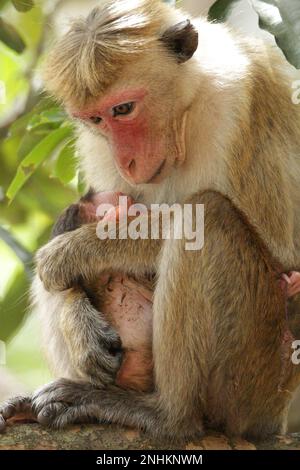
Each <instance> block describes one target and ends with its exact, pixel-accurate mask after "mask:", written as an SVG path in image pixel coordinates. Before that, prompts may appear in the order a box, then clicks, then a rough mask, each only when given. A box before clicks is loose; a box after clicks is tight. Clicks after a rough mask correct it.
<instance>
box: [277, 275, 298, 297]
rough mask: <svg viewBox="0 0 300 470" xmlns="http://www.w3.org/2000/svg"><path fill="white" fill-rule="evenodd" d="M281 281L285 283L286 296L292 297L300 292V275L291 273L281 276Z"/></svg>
mask: <svg viewBox="0 0 300 470" xmlns="http://www.w3.org/2000/svg"><path fill="white" fill-rule="evenodd" d="M281 279H282V280H283V281H284V282H286V285H287V295H288V297H293V296H294V295H296V294H299V292H300V273H299V272H296V271H292V272H290V273H289V274H282V276H281Z"/></svg>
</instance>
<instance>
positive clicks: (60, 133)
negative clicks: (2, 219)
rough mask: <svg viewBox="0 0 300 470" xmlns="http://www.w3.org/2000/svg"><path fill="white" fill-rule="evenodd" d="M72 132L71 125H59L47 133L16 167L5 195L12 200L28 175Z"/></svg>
mask: <svg viewBox="0 0 300 470" xmlns="http://www.w3.org/2000/svg"><path fill="white" fill-rule="evenodd" d="M71 132H72V127H71V126H65V127H61V128H59V129H56V130H55V131H53V132H51V134H49V135H47V136H46V137H45V138H44V139H43V140H42V141H41V142H39V143H38V144H37V145H36V146H35V147H34V149H33V150H31V152H29V154H28V155H27V156H26V157H25V158H24V160H23V161H22V162H21V164H20V165H19V167H18V170H17V173H16V175H15V177H14V179H13V181H12V183H11V184H10V186H9V188H8V190H7V193H6V195H7V197H8V198H9V199H10V200H11V201H12V200H13V199H14V198H15V196H16V195H17V193H18V192H19V191H20V189H21V188H22V187H23V185H24V184H25V183H26V181H27V180H28V179H29V178H30V176H31V175H32V174H33V173H34V172H35V171H36V169H37V168H38V167H39V166H40V165H41V163H43V162H44V161H45V160H46V159H47V157H49V155H51V154H52V152H53V151H54V150H55V148H56V147H57V145H58V144H59V143H60V142H61V141H63V140H64V139H66V138H67V137H68V136H69V135H70V134H71Z"/></svg>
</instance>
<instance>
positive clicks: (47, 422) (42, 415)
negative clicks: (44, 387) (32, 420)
mask: <svg viewBox="0 0 300 470" xmlns="http://www.w3.org/2000/svg"><path fill="white" fill-rule="evenodd" d="M66 410H67V405H65V404H64V403H60V402H58V403H50V404H49V405H46V406H45V407H44V408H42V410H41V411H40V412H39V414H38V416H37V420H38V423H39V424H41V425H42V426H45V427H57V426H55V421H56V420H57V418H58V416H60V415H63V414H64V413H65V411H66Z"/></svg>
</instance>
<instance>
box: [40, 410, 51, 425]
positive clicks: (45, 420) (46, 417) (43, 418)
mask: <svg viewBox="0 0 300 470" xmlns="http://www.w3.org/2000/svg"><path fill="white" fill-rule="evenodd" d="M50 417H51V411H50V410H49V409H47V408H46V409H44V410H42V411H41V412H40V413H39V414H38V417H37V421H38V422H39V423H40V424H41V425H42V426H48V424H49V421H50Z"/></svg>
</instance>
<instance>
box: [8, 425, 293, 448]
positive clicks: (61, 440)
mask: <svg viewBox="0 0 300 470" xmlns="http://www.w3.org/2000/svg"><path fill="white" fill-rule="evenodd" d="M23 449H26V450H99V449H101V450H126V449H131V450H151V449H154V450H175V449H177V450H256V449H274V450H288V449H292V450H300V433H297V434H290V435H287V436H282V437H274V438H272V439H269V440H266V441H263V442H259V443H258V442H256V443H254V442H249V441H246V440H244V439H241V438H228V437H226V436H224V435H222V434H218V433H209V434H208V435H207V436H205V437H204V438H202V439H199V440H197V441H194V442H190V443H188V444H181V445H180V444H177V445H176V444H175V445H174V444H170V443H168V442H166V441H162V440H159V441H157V440H156V441H155V440H152V439H149V438H148V437H147V436H145V435H144V434H141V433H139V432H138V431H135V430H132V429H128V428H122V427H119V426H114V425H89V426H83V425H82V426H73V427H71V428H69V429H67V430H64V431H53V430H47V429H42V428H41V427H40V426H39V425H38V424H26V425H24V424H14V425H9V426H8V427H7V429H6V431H5V432H4V434H1V435H0V450H23Z"/></svg>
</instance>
